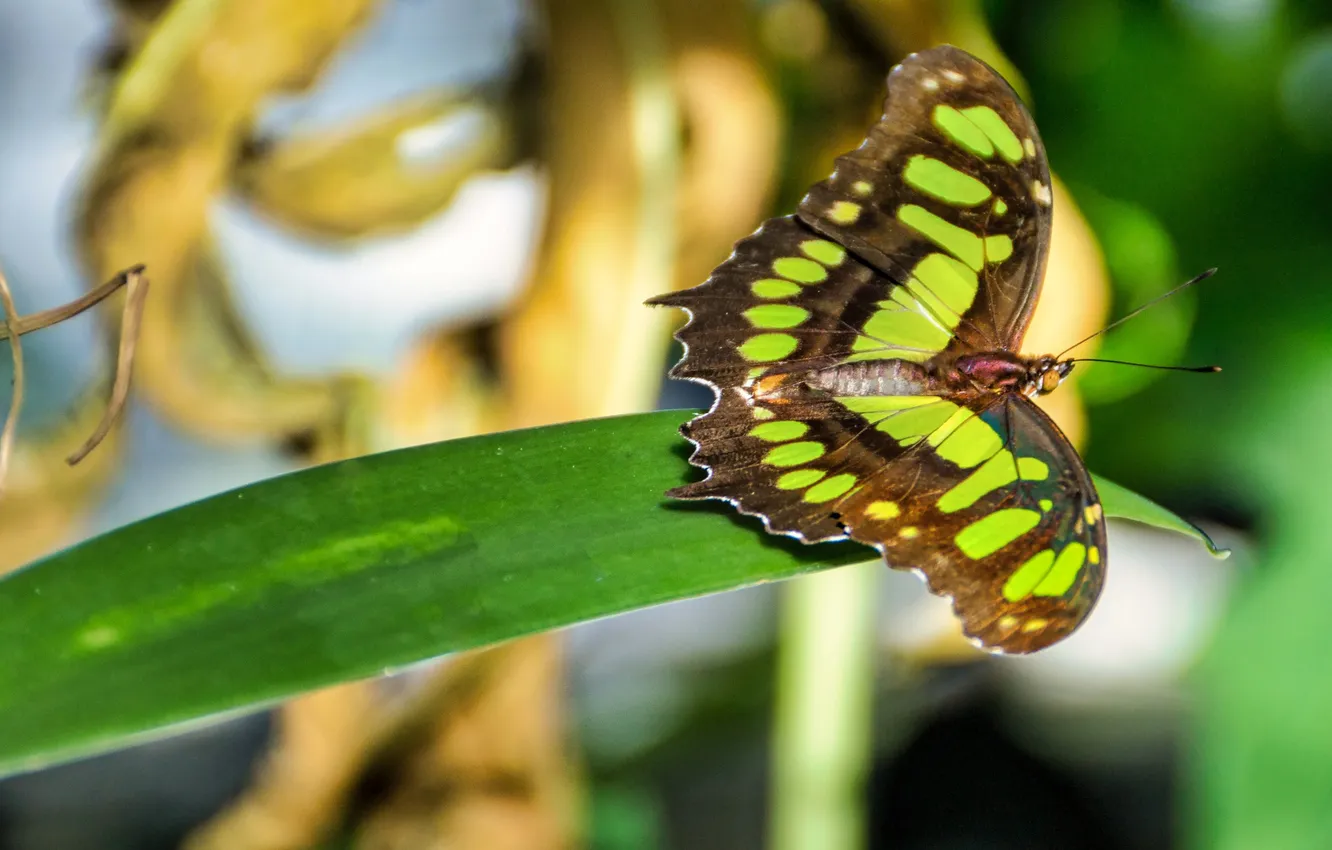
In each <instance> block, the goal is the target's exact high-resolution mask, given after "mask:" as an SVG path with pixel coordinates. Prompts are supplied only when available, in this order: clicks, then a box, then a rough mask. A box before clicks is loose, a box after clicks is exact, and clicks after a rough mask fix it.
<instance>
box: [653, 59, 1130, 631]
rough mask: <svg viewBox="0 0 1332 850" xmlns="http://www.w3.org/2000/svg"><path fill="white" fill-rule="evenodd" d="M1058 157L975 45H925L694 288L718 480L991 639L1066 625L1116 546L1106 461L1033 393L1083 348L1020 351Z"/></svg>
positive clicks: (698, 427) (688, 358)
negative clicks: (862, 551) (849, 137)
mask: <svg viewBox="0 0 1332 850" xmlns="http://www.w3.org/2000/svg"><path fill="white" fill-rule="evenodd" d="M1051 201H1052V197H1051V184H1050V170H1049V166H1048V165H1047V163H1046V159H1045V149H1044V148H1043V147H1042V145H1041V139H1040V135H1039V134H1038V133H1037V132H1036V125H1035V124H1034V123H1033V122H1032V119H1031V116H1030V115H1029V114H1028V113H1027V110H1026V108H1025V107H1023V105H1022V103H1021V101H1020V100H1019V99H1018V97H1017V95H1016V93H1014V91H1013V89H1012V88H1011V87H1010V86H1009V85H1008V83H1006V82H1005V81H1004V79H1003V78H1002V77H1001V76H1000V75H999V74H998V73H997V72H996V71H995V70H994V69H992V68H990V67H989V66H988V65H986V64H985V63H983V62H981V61H980V60H978V59H976V58H974V57H973V56H971V55H969V54H968V53H966V52H964V51H962V50H959V49H957V48H955V47H950V46H946V45H945V46H940V47H935V48H933V49H931V50H926V51H923V52H921V53H916V54H914V55H912V56H909V57H907V58H906V59H905V60H904V61H903V62H902V63H901V64H900V65H898V66H897V67H895V68H894V69H893V70H892V72H891V73H890V74H889V76H888V95H887V99H886V101H885V104H884V114H883V117H882V118H881V119H880V120H879V122H878V123H877V124H875V125H874V127H873V128H872V129H871V130H870V133H869V137H868V138H867V139H866V140H865V141H864V143H862V144H861V146H860V147H859V148H857V149H856V150H854V151H851V152H850V153H847V154H844V155H843V156H841V157H838V159H837V162H836V168H835V170H834V171H833V174H832V176H831V177H829V178H828V179H827V180H824V181H823V182H821V183H818V184H817V185H815V186H814V187H813V188H812V189H810V191H809V193H808V194H807V195H806V196H805V198H804V199H803V200H802V201H801V202H800V207H799V210H798V211H797V213H796V214H795V215H792V216H785V217H782V218H774V219H771V220H769V221H767V222H765V223H764V224H763V226H762V227H760V228H759V229H758V231H756V232H755V233H754V234H753V235H751V236H749V237H748V238H746V239H743V240H741V241H740V242H739V243H737V244H736V246H735V251H734V253H732V255H731V256H730V258H729V259H727V260H726V262H724V263H722V264H721V265H720V266H718V267H717V269H716V270H715V271H714V272H713V274H712V276H711V277H710V278H708V280H707V281H705V282H704V283H703V284H701V285H699V286H696V287H694V288H693V289H689V290H686V291H683V292H678V293H671V294H667V295H662V296H659V297H657V298H654V299H652V300H651V301H650V302H649V303H651V304H662V305H668V306H672V307H679V308H682V309H684V310H685V311H687V312H688V314H689V321H688V323H687V324H686V325H685V326H684V327H683V328H682V329H681V330H680V331H678V332H677V334H676V338H677V339H679V340H680V341H681V342H682V343H683V344H684V346H685V356H684V358H683V359H682V360H681V361H680V362H679V363H678V364H676V366H675V367H674V368H673V369H672V371H671V375H672V376H673V377H676V378H684V379H688V380H692V381H697V382H699V383H702V384H706V385H707V386H709V387H711V388H712V389H713V390H714V391H715V392H716V401H715V402H714V404H713V406H712V409H711V410H709V411H708V412H707V413H706V414H703V415H701V416H699V417H697V418H695V419H693V420H691V421H690V422H688V423H686V424H685V426H684V428H683V429H682V432H683V434H684V436H685V437H687V438H688V439H689V440H690V441H691V442H692V443H694V445H695V451H694V454H693V456H692V458H691V459H690V462H691V463H693V464H694V465H695V466H700V467H703V468H704V469H706V470H707V471H708V477H707V478H706V479H705V480H703V481H698V482H695V483H692V484H687V485H685V486H683V487H677V488H675V489H673V490H671V491H669V492H668V494H667V495H669V496H672V497H675V498H680V499H722V500H725V501H727V502H730V503H731V504H733V505H734V506H735V507H737V508H738V509H739V510H740V511H741V512H742V513H745V514H752V515H755V516H759V517H761V518H762V519H763V522H764V523H765V525H766V527H767V529H768V530H769V531H770V532H772V533H776V534H785V535H789V536H792V537H795V538H798V539H800V540H803V541H805V542H809V543H814V542H820V541H832V540H844V539H847V538H850V539H852V540H857V541H860V542H862V543H867V544H869V545H871V546H874V547H876V548H878V549H879V550H880V551H881V552H882V553H883V555H884V557H885V559H886V560H887V562H888V564H889V565H890V566H892V567H896V568H899V569H910V570H918V571H919V572H920V573H921V574H922V575H923V576H924V578H925V580H926V582H927V583H928V584H929V587H930V590H931V591H933V592H934V593H937V594H941V595H944V596H946V597H949V598H951V599H952V602H953V607H954V610H955V611H956V613H957V616H958V617H959V618H960V619H961V621H962V626H963V629H964V631H965V632H966V634H967V635H968V636H970V637H971V638H973V639H974V640H976V641H977V642H979V643H980V644H981V645H983V646H985V647H987V648H989V649H991V650H995V651H1001V652H1009V653H1027V652H1033V651H1035V650H1039V649H1043V648H1045V647H1047V646H1050V645H1051V644H1053V643H1056V642H1057V641H1059V640H1062V639H1063V638H1064V637H1067V636H1068V635H1069V634H1070V633H1072V632H1073V630H1074V629H1076V628H1077V627H1078V626H1079V624H1081V623H1082V621H1083V620H1084V619H1085V618H1086V617H1087V615H1088V614H1089V613H1090V612H1091V610H1092V606H1093V605H1095V603H1096V599H1097V597H1098V596H1099V594H1100V591H1101V584H1102V577H1103V575H1104V571H1105V563H1106V543H1105V522H1104V520H1103V518H1102V515H1101V504H1100V501H1099V499H1098V498H1097V495H1096V489H1095V487H1094V486H1093V484H1092V479H1091V476H1090V475H1089V474H1088V472H1087V469H1086V467H1085V466H1084V465H1083V463H1082V460H1081V458H1079V457H1078V454H1077V452H1076V451H1075V450H1074V449H1073V446H1072V445H1070V444H1069V442H1068V439H1067V438H1065V437H1064V435H1063V434H1062V433H1061V432H1060V430H1059V428H1058V427H1057V426H1056V425H1055V423H1054V422H1053V421H1051V420H1050V418H1049V417H1048V416H1046V415H1045V413H1043V412H1042V411H1041V410H1040V409H1039V408H1038V407H1037V406H1036V405H1035V404H1033V403H1032V399H1033V398H1035V397H1037V396H1040V395H1044V394H1046V393H1049V392H1052V391H1053V390H1054V389H1056V388H1057V387H1058V386H1059V384H1060V382H1061V381H1063V379H1064V378H1065V377H1066V376H1067V375H1068V373H1069V371H1070V370H1071V369H1072V368H1073V362H1072V361H1071V360H1059V359H1057V358H1055V357H1050V356H1044V357H1030V356H1025V355H1022V354H1020V353H1019V351H1020V347H1021V343H1022V336H1023V333H1024V332H1025V331H1026V329H1027V324H1028V322H1029V321H1030V319H1031V314H1032V311H1033V309H1034V307H1035V304H1036V298H1037V295H1038V294H1039V292H1040V289H1041V279H1042V276H1043V274H1044V269H1045V258H1046V254H1047V252H1048V249H1049V244H1050V222H1051Z"/></svg>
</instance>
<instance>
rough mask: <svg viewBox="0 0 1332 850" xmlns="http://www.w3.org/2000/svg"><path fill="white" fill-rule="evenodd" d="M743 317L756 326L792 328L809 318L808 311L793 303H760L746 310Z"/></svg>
mask: <svg viewBox="0 0 1332 850" xmlns="http://www.w3.org/2000/svg"><path fill="white" fill-rule="evenodd" d="M744 317H745V318H746V319H748V320H749V323H750V324H751V325H753V326H754V327H756V328H769V329H771V328H794V327H796V326H797V325H800V324H803V323H804V322H805V320H807V319H808V318H809V311H808V310H806V309H805V308H804V307H797V306H795V305H794V304H761V305H759V306H758V307H750V308H749V309H748V310H746V311H745V312H744Z"/></svg>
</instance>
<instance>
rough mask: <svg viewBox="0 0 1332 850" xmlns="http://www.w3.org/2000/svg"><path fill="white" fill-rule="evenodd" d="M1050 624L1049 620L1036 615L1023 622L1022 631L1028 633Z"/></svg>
mask: <svg viewBox="0 0 1332 850" xmlns="http://www.w3.org/2000/svg"><path fill="white" fill-rule="evenodd" d="M1048 625H1050V621H1049V620H1045V619H1042V618H1040V617H1035V618H1033V619H1030V620H1028V621H1027V622H1025V623H1023V624H1022V631H1023V632H1026V633H1028V634H1029V633H1031V632H1039V631H1040V630H1041V629H1043V628H1045V627H1046V626H1048Z"/></svg>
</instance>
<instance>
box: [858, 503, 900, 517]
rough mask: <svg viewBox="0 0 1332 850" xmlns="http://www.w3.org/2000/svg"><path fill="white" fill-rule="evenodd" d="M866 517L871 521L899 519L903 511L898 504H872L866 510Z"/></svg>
mask: <svg viewBox="0 0 1332 850" xmlns="http://www.w3.org/2000/svg"><path fill="white" fill-rule="evenodd" d="M865 515H866V516H868V517H869V518H870V519H879V520H888V519H897V518H898V517H899V516H901V515H902V509H901V508H899V507H898V506H897V502H882V501H880V502H870V503H869V507H867V508H865Z"/></svg>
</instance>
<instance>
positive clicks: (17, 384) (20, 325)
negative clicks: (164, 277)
mask: <svg viewBox="0 0 1332 850" xmlns="http://www.w3.org/2000/svg"><path fill="white" fill-rule="evenodd" d="M143 269H144V267H143V266H141V265H139V266H134V267H132V268H129V269H126V270H125V271H123V272H121V273H120V274H118V275H116V276H115V277H114V278H112V279H111V280H109V281H107V282H106V283H104V284H102V285H101V286H99V287H97V288H96V289H93V290H91V291H89V292H88V293H86V294H84V295H81V296H80V297H78V298H75V299H74V300H73V301H70V302H69V303H68V304H62V305H60V306H59V307H53V308H51V309H50V310H43V311H41V312H39V313H33V314H31V315H28V316H20V315H19V314H18V309H17V308H16V307H15V306H14V299H13V296H12V295H11V294H10V291H9V284H8V282H7V281H6V280H5V276H4V273H3V272H2V271H0V302H3V308H4V323H3V325H0V340H3V339H8V340H9V346H10V350H11V351H12V352H13V354H14V399H13V401H12V402H11V403H10V407H9V413H8V415H7V416H6V418H5V424H4V428H3V430H0V493H3V492H4V482H5V473H6V472H7V471H8V468H9V461H10V457H11V456H12V454H13V448H14V434H15V431H16V430H17V427H18V416H19V410H20V409H21V408H22V406H23V390H24V383H23V348H22V346H21V345H20V344H19V337H21V336H23V334H26V333H32V332H33V331H38V330H41V329H42V328H48V327H50V326H52V325H54V324H58V323H59V322H63V321H65V320H66V319H69V318H72V317H74V316H77V315H78V314H79V313H82V312H83V311H84V310H87V309H88V308H89V307H93V306H95V305H96V304H99V303H101V302H102V301H104V300H106V298H108V297H109V296H110V295H111V294H112V293H113V292H115V291H116V290H118V289H120V288H121V287H122V286H123V287H125V306H124V308H123V310H122V311H121V327H120V345H119V349H118V351H117V356H116V371H115V379H114V382H113V383H112V386H111V398H110V399H109V400H108V402H107V406H106V412H105V413H104V414H103V415H102V419H101V421H100V422H98V423H97V427H96V428H95V429H94V430H93V433H92V435H91V436H89V437H88V439H87V440H86V441H85V442H84V443H83V445H81V446H79V448H78V449H76V450H75V451H74V453H73V454H71V455H70V456H69V457H67V458H66V459H65V462H66V463H68V464H69V465H70V466H73V465H74V464H76V463H78V462H79V461H81V460H83V459H84V458H85V457H87V456H88V453H89V452H91V451H92V450H93V449H95V448H96V447H97V445H98V444H99V443H101V442H102V440H103V439H105V438H106V435H107V434H108V433H110V431H111V427H112V426H113V425H114V424H115V422H116V419H117V418H119V416H120V413H121V411H122V410H123V409H124V407H125V401H126V399H127V398H128V396H129V383H130V373H131V372H132V371H133V368H132V367H133V365H134V349H135V346H136V343H137V342H138V338H139V326H140V323H141V321H142V319H143V305H144V301H145V299H146V297H147V295H148V278H147V277H145V276H144V274H143Z"/></svg>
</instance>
